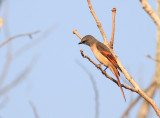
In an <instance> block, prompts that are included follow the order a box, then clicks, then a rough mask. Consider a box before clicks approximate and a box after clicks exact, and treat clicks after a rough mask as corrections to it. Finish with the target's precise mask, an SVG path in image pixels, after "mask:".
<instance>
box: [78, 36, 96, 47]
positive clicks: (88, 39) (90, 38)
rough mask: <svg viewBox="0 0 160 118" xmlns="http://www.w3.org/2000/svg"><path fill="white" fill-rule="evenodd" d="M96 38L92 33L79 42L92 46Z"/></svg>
mask: <svg viewBox="0 0 160 118" xmlns="http://www.w3.org/2000/svg"><path fill="white" fill-rule="evenodd" d="M96 41H97V40H96V39H95V38H94V37H93V36H91V35H86V36H85V37H83V38H82V39H81V42H79V43H78V44H85V45H88V46H92V45H93V44H94V43H96Z"/></svg>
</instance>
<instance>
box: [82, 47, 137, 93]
mask: <svg viewBox="0 0 160 118" xmlns="http://www.w3.org/2000/svg"><path fill="white" fill-rule="evenodd" d="M80 52H81V55H82V57H83V58H87V59H88V60H89V61H90V62H91V63H92V64H94V65H95V66H96V67H97V68H98V69H99V70H100V71H101V72H102V74H103V75H105V76H106V77H107V78H108V79H110V80H111V81H113V82H114V83H116V84H117V85H118V82H117V80H115V79H113V78H112V77H110V76H109V75H107V73H106V71H104V70H103V69H102V68H101V67H100V66H99V65H98V64H96V63H95V62H94V61H92V60H91V59H90V58H89V57H88V56H86V55H84V54H83V50H80ZM121 86H122V87H124V88H125V89H129V90H131V91H133V92H137V91H136V90H135V89H134V88H131V87H130V86H126V85H124V84H121Z"/></svg>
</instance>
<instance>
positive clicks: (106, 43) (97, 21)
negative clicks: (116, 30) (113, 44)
mask: <svg viewBox="0 0 160 118" xmlns="http://www.w3.org/2000/svg"><path fill="white" fill-rule="evenodd" d="M87 2H88V6H89V9H90V12H91V14H92V15H93V17H94V19H95V21H96V23H97V26H98V28H99V30H100V32H101V34H102V37H103V39H104V44H105V45H107V46H109V44H108V40H107V36H106V35H105V33H104V30H103V28H102V25H101V23H100V21H99V20H98V17H97V16H96V14H95V12H94V10H93V8H92V5H91V1H90V0H87Z"/></svg>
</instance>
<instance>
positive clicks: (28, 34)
mask: <svg viewBox="0 0 160 118" xmlns="http://www.w3.org/2000/svg"><path fill="white" fill-rule="evenodd" d="M39 32H40V31H35V32H31V33H25V34H19V35H16V36H13V37H11V38H9V39H7V40H6V41H4V42H3V43H1V44H0V48H1V47H2V46H4V45H5V44H7V43H8V42H9V41H11V40H13V39H15V38H19V37H24V36H31V35H33V34H36V33H39Z"/></svg>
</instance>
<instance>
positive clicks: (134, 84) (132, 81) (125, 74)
mask: <svg viewBox="0 0 160 118" xmlns="http://www.w3.org/2000/svg"><path fill="white" fill-rule="evenodd" d="M76 35H77V34H76ZM110 51H111V53H112V54H113V55H114V56H115V58H116V61H117V63H118V65H119V67H120V68H121V70H122V73H123V74H124V76H125V77H126V79H127V80H128V81H129V82H130V83H131V84H132V85H133V87H134V88H131V87H128V86H125V85H123V84H122V85H121V86H122V87H124V88H126V89H129V90H131V91H134V92H137V93H138V94H139V95H141V96H142V97H143V98H144V99H145V100H146V101H148V102H149V103H150V104H151V105H152V107H153V109H154V110H155V112H156V113H157V115H158V116H160V110H159V108H158V106H157V105H156V103H155V101H154V100H153V99H151V98H150V97H148V95H147V94H146V93H145V92H144V91H142V89H141V88H140V87H139V86H138V84H137V83H136V82H135V80H134V79H133V78H132V77H131V76H130V75H129V74H128V72H127V70H126V69H125V68H124V67H123V66H122V64H121V62H120V61H119V59H118V58H117V56H116V55H115V53H114V51H113V50H112V49H111V48H110ZM81 54H82V56H83V57H84V58H87V59H88V60H89V61H90V62H92V63H93V64H94V65H95V66H96V67H97V68H99V69H100V70H101V72H102V74H104V75H105V76H106V77H107V78H109V79H110V80H112V81H113V82H115V83H117V81H116V80H114V79H113V78H111V77H110V76H108V75H107V74H106V73H105V71H104V70H103V69H102V68H100V67H99V66H98V65H97V64H96V63H94V62H93V61H92V60H91V59H90V58H89V57H88V56H85V55H84V54H83V51H81ZM117 85H118V84H117Z"/></svg>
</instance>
